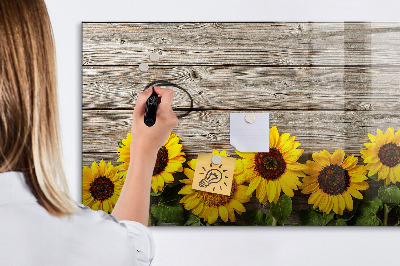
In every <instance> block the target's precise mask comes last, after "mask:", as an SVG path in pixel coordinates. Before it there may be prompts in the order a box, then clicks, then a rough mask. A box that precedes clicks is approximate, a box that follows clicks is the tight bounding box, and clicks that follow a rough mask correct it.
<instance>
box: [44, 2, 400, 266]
mask: <svg viewBox="0 0 400 266" xmlns="http://www.w3.org/2000/svg"><path fill="white" fill-rule="evenodd" d="M46 2H47V5H48V9H49V12H50V16H51V19H52V23H53V28H54V34H55V38H56V46H57V53H58V54H57V59H58V73H59V96H60V109H61V126H62V139H63V148H64V162H65V168H66V173H67V176H68V182H69V185H70V189H71V191H72V195H73V197H74V199H75V200H77V201H81V152H82V149H81V145H82V144H81V143H82V141H81V132H82V130H81V106H82V104H81V80H82V78H81V22H82V21H94V22H95V21H102V22H105V21H126V22H141V21H399V19H400V12H399V10H400V2H399V1H384V0H380V1H371V0H350V1H348V0H347V1H346V0H336V1H327V0H319V1H317V0H314V1H313V0H308V1H300V0H293V1H287V0H279V1H278V0H270V1H267V0H265V1H261V0H259V1H254V0H247V1H239V0H224V1H222V0H220V1H217V0H202V1H187V0H186V1H183V0H181V1H172V0H169V1H168V0H167V1H161V0H158V1H149V0H143V1H132V0H113V1H107V0H84V1H79V0H69V1H60V0H47V1H46ZM399 49H400V48H399ZM396 229H397V228H387V229H382V228H379V229H375V228H351V229H344V228H343V229H342V228H339V229H338V228H311V229H310V228H304V227H296V228H248V227H247V228H241V227H234V228H182V227H180V228H152V230H153V233H154V237H155V240H156V257H155V261H154V265H174V266H178V265H378V264H379V265H380V264H382V263H384V262H385V263H386V264H393V265H398V264H399V262H398V261H399V260H398V258H397V256H396V255H397V253H396V252H397V251H398V237H399V236H400V233H399V232H400V231H399V230H398V229H397V230H396ZM94 254H95V253H94ZM110 255H112V252H111V253H110Z"/></svg>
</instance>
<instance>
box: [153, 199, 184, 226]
mask: <svg viewBox="0 0 400 266" xmlns="http://www.w3.org/2000/svg"><path fill="white" fill-rule="evenodd" d="M150 210H151V214H152V215H153V216H154V217H155V218H156V219H157V220H158V221H160V222H163V223H181V222H183V220H184V213H183V212H184V209H183V206H182V204H179V203H178V204H175V205H163V204H158V205H153V206H151V209H150Z"/></svg>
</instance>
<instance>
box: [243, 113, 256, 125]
mask: <svg viewBox="0 0 400 266" xmlns="http://www.w3.org/2000/svg"><path fill="white" fill-rule="evenodd" d="M244 119H245V120H246V122H247V123H249V124H253V122H254V120H256V118H255V116H254V115H253V114H247V115H246V116H245V118H244Z"/></svg>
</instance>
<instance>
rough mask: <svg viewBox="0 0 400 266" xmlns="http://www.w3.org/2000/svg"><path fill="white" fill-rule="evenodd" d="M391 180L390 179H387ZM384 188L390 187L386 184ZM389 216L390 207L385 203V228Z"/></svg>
mask: <svg viewBox="0 0 400 266" xmlns="http://www.w3.org/2000/svg"><path fill="white" fill-rule="evenodd" d="M387 178H389V177H387ZM383 186H384V187H388V185H387V184H386V182H385V183H384V184H383ZM388 216H389V206H388V205H387V204H386V203H385V204H383V226H387V220H388Z"/></svg>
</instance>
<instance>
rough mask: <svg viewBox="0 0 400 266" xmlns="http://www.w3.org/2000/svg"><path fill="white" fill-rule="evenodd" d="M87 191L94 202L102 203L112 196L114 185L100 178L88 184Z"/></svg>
mask: <svg viewBox="0 0 400 266" xmlns="http://www.w3.org/2000/svg"><path fill="white" fill-rule="evenodd" d="M89 191H90V194H92V197H93V198H94V199H95V200H100V201H104V200H106V199H109V198H111V196H112V195H113V194H114V184H113V182H112V181H111V180H110V179H109V178H107V177H105V176H100V177H98V178H96V179H95V180H94V181H93V182H92V183H91V184H90V188H89Z"/></svg>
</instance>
